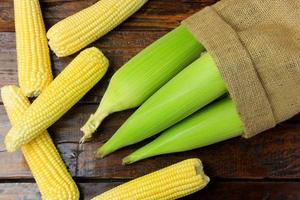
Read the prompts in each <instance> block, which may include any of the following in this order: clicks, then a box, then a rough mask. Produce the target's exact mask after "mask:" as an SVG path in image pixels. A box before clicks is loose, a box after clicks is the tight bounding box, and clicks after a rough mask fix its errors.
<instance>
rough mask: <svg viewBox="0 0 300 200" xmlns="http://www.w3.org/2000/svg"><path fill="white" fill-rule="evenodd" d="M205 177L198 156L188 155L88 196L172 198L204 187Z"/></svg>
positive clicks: (130, 199)
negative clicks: (99, 193) (177, 161)
mask: <svg viewBox="0 0 300 200" xmlns="http://www.w3.org/2000/svg"><path fill="white" fill-rule="evenodd" d="M208 182H209V177H207V176H206V175H205V174H204V171H203V167H202V163H201V161H200V160H199V159H188V160H185V161H182V162H179V163H177V164H174V165H171V166H169V167H166V168H164V169H161V170H159V171H156V172H153V173H151V174H148V175H145V176H143V177H140V178H137V179H135V180H133V181H130V182H128V183H125V184H123V185H120V186H118V187H116V188H114V189H112V190H109V191H107V192H105V193H103V194H101V195H99V196H97V197H95V198H93V199H92V200H172V199H178V198H181V197H184V196H187V195H189V194H192V193H194V192H196V191H198V190H200V189H202V188H204V187H205V186H206V185H207V183H208Z"/></svg>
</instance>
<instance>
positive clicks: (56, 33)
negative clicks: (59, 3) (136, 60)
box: [47, 0, 147, 57]
mask: <svg viewBox="0 0 300 200" xmlns="http://www.w3.org/2000/svg"><path fill="white" fill-rule="evenodd" d="M146 2H147V0H101V1H99V2H97V3H95V4H94V5H92V6H90V7H89V8H86V9H84V10H82V11H80V12H78V13H76V14H74V15H72V16H70V17H67V18H66V19H64V20H62V21H60V22H58V23H57V24H55V25H54V26H53V27H51V28H50V29H49V31H48V32H47V37H48V39H49V45H50V47H51V49H52V50H53V51H54V52H55V54H56V55H57V56H58V57H63V56H68V55H71V54H73V53H75V52H77V51H79V50H80V49H82V48H84V47H86V46H87V45H89V44H90V43H92V42H94V41H95V40H97V39H98V38H100V37H101V36H103V35H105V34H106V33H108V32H109V31H111V30H112V29H113V28H115V27H116V26H118V25H119V24H120V23H122V22H123V21H125V20H126V19H127V18H128V17H130V16H131V15H132V14H133V13H135V12H136V11H137V10H138V9H139V8H141V7H142V6H143V5H144V4H145V3H146Z"/></svg>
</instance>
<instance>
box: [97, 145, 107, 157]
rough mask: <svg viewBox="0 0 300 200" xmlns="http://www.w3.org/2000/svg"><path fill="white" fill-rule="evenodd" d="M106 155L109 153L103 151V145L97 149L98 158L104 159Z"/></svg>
mask: <svg viewBox="0 0 300 200" xmlns="http://www.w3.org/2000/svg"><path fill="white" fill-rule="evenodd" d="M105 156H107V154H106V153H104V152H103V149H102V148H101V147H100V148H98V149H97V151H96V156H95V157H96V159H102V158H104V157H105Z"/></svg>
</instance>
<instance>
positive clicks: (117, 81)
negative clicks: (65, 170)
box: [81, 25, 205, 142]
mask: <svg viewBox="0 0 300 200" xmlns="http://www.w3.org/2000/svg"><path fill="white" fill-rule="evenodd" d="M204 50H205V49H204V46H203V45H202V44H200V43H199V42H198V41H197V40H196V39H195V38H194V36H193V35H192V34H191V33H190V32H189V30H188V29H187V28H186V27H184V26H182V25H181V26H179V27H177V28H176V29H174V30H172V31H171V32H169V33H167V34H166V35H164V36H163V37H162V38H160V39H158V40H157V41H155V42H154V43H152V44H151V45H150V46H148V47H147V48H145V49H144V50H143V51H141V52H140V53H138V54H137V55H136V56H134V57H133V58H132V59H130V60H129V61H128V62H127V63H126V64H124V65H123V66H122V67H121V68H120V69H119V70H118V71H117V72H116V73H115V74H114V75H113V77H112V78H111V80H110V82H109V85H108V88H107V90H106V92H105V94H104V96H103V98H102V99H101V102H100V105H99V107H98V108H97V110H96V112H95V113H94V114H92V115H91V116H90V118H89V119H88V121H87V122H86V123H85V124H84V126H83V127H82V128H81V130H82V132H83V133H84V136H83V137H82V139H81V142H84V141H86V140H89V139H91V138H92V136H93V133H94V132H95V131H96V129H97V128H98V127H99V125H100V124H101V123H102V121H103V120H104V119H105V118H106V117H107V116H108V115H110V114H112V113H114V112H119V111H122V110H127V109H130V108H135V107H138V106H140V105H141V104H142V103H143V102H144V101H146V100H147V99H148V98H149V97H150V96H151V95H153V94H154V93H155V92H156V91H157V90H158V89H159V88H161V87H162V86H163V85H165V84H166V83H167V82H168V81H169V80H170V79H172V78H173V77H174V76H175V75H176V74H178V73H179V72H180V71H181V70H182V69H184V68H185V67H186V66H188V65H189V64H190V63H192V62H193V61H194V60H196V59H197V58H198V57H199V56H200V55H201V52H203V51H204Z"/></svg>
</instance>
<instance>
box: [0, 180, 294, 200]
mask: <svg viewBox="0 0 300 200" xmlns="http://www.w3.org/2000/svg"><path fill="white" fill-rule="evenodd" d="M122 183H123V182H100V183H78V185H79V188H80V192H81V199H83V200H90V199H91V198H93V197H95V196H97V195H98V194H101V193H103V192H105V191H107V190H109V189H111V188H113V187H116V186H117V185H119V184H122ZM299 191H300V183H299V182H278V183H274V182H254V181H253V182H235V181H234V182H223V181H213V182H211V183H210V184H209V185H208V186H207V187H206V188H204V189H203V190H201V191H199V192H197V193H194V194H192V195H190V196H187V197H185V198H182V200H195V199H201V200H226V199H230V200H240V199H245V200H252V199H256V200H258V199H261V200H265V199H267V200H298V199H299V198H300V194H299ZM39 198H40V194H39V191H38V189H37V186H36V184H34V183H1V184H0V199H5V200H15V199H26V200H36V199H39Z"/></svg>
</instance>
